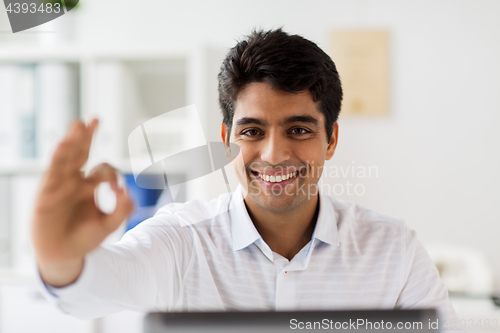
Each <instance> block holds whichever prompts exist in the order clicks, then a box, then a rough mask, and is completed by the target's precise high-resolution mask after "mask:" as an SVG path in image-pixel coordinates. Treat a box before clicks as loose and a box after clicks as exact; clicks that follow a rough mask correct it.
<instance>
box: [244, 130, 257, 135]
mask: <svg viewBox="0 0 500 333" xmlns="http://www.w3.org/2000/svg"><path fill="white" fill-rule="evenodd" d="M241 134H242V135H246V136H256V135H259V131H258V130H256V129H248V130H245V131H243V132H241Z"/></svg>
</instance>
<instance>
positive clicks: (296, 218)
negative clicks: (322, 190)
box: [245, 195, 319, 260]
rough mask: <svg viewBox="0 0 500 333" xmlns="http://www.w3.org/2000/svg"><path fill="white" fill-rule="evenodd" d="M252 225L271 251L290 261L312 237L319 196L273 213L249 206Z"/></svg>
mask: <svg viewBox="0 0 500 333" xmlns="http://www.w3.org/2000/svg"><path fill="white" fill-rule="evenodd" d="M245 204H246V207H247V210H248V214H249V215H250V218H251V219H252V222H253V224H254V225H255V228H256V229H257V231H258V232H259V234H260V235H261V236H262V238H263V240H264V241H265V242H266V243H267V244H268V245H269V247H270V248H271V250H273V252H276V253H278V254H280V255H282V256H283V257H285V258H287V259H288V260H291V259H292V258H293V257H294V256H295V255H296V254H297V253H298V252H299V251H300V250H301V249H302V248H303V247H304V246H305V245H306V244H307V243H309V241H310V240H311V238H312V234H313V232H314V228H315V226H316V220H317V218H318V213H319V196H318V195H316V196H315V197H314V198H311V200H308V201H307V202H306V203H304V206H303V207H302V206H299V207H297V208H296V209H294V210H292V211H289V212H284V213H282V212H273V211H269V210H265V209H263V208H261V207H253V205H252V204H250V205H249V203H248V202H247V200H246V199H245Z"/></svg>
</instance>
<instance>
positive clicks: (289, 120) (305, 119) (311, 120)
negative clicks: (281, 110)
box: [283, 116, 319, 127]
mask: <svg viewBox="0 0 500 333" xmlns="http://www.w3.org/2000/svg"><path fill="white" fill-rule="evenodd" d="M291 123H309V124H311V125H314V126H317V127H318V126H319V121H318V119H316V118H314V117H311V116H293V117H290V118H287V119H285V121H284V122H283V124H284V125H288V124H291Z"/></svg>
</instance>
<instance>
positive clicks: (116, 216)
mask: <svg viewBox="0 0 500 333" xmlns="http://www.w3.org/2000/svg"><path fill="white" fill-rule="evenodd" d="M133 210H134V203H133V202H132V199H131V198H130V197H129V195H128V193H127V191H126V189H125V188H123V189H118V190H117V191H116V209H115V211H114V212H113V213H112V214H110V215H107V216H106V217H105V218H104V228H105V229H106V230H107V232H109V233H111V232H113V231H115V230H116V228H118V227H119V226H120V224H121V223H122V222H123V221H125V219H127V218H128V217H129V216H130V214H132V212H133Z"/></svg>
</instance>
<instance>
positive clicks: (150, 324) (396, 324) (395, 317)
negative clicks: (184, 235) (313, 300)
mask: <svg viewBox="0 0 500 333" xmlns="http://www.w3.org/2000/svg"><path fill="white" fill-rule="evenodd" d="M438 326H439V325H438V318H437V315H436V312H435V311H434V310H355V311H289V312H182V313H161V312H156V313H150V314H148V315H147V316H146V318H145V323H144V328H145V330H144V332H145V333H164V332H169V333H188V332H189V333H191V332H192V333H195V332H196V333H201V332H210V333H212V332H214V333H215V332H217V333H219V332H220V333H225V332H228V333H229V332H235V333H247V332H248V333H281V332H297V331H310V330H317V331H353V332H354V331H356V332H360V333H362V332H389V331H390V332H420V333H424V332H438Z"/></svg>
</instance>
